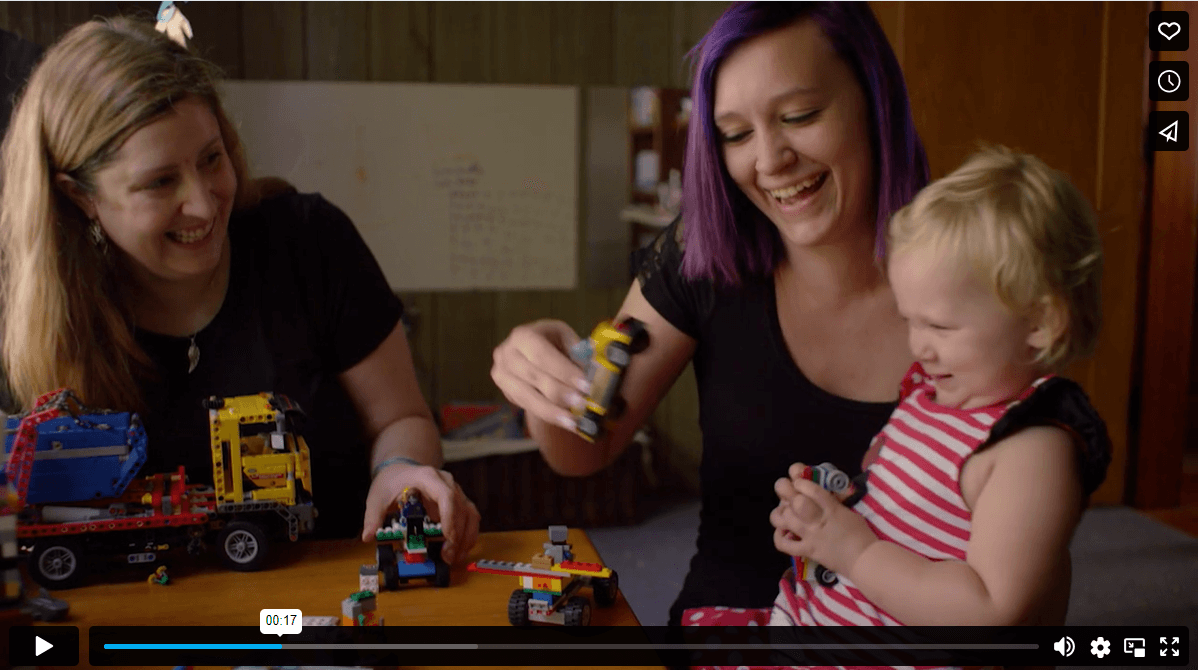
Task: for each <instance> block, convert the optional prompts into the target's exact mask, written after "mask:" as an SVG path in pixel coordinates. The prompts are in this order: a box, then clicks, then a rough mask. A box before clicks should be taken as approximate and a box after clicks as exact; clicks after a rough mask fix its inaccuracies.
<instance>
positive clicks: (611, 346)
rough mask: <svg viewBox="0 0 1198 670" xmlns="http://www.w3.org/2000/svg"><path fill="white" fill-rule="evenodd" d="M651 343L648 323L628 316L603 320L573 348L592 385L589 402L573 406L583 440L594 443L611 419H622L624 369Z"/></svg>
mask: <svg viewBox="0 0 1198 670" xmlns="http://www.w3.org/2000/svg"><path fill="white" fill-rule="evenodd" d="M648 346H649V333H648V331H647V330H646V329H645V324H644V323H642V322H641V321H639V320H638V319H634V318H632V317H628V318H626V319H624V320H622V321H620V322H619V323H615V324H613V323H612V322H610V321H604V322H602V323H600V324H599V325H598V326H596V327H595V330H594V331H592V332H591V336H590V337H589V338H584V339H581V340H579V341H578V344H576V345H574V346H573V347H572V348H571V349H570V357H571V358H572V359H574V361H575V362H577V363H578V364H579V365H581V366H583V368H584V369H586V371H587V381H588V382H590V386H591V391H590V393H589V394H587V397H586V405H585V406H584V407H580V408H576V409H574V415H575V416H574V431H575V432H576V433H578V435H579V436H581V437H582V438H583V439H585V440H587V441H588V442H594V441H595V440H597V439H599V436H600V435H602V434H603V433H604V432H605V431H606V429H607V427H608V426H609V425H610V423H611V422H612V421H615V420H616V419H619V418H620V415H621V414H622V413H623V411H624V399H623V398H621V397H620V396H619V392H620V383H621V382H622V381H624V372H625V370H627V369H628V364H629V363H630V362H631V361H632V357H633V356H634V355H635V354H639V353H640V352H642V351H644V350H645V349H646V348H648Z"/></svg>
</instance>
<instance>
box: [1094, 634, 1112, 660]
mask: <svg viewBox="0 0 1198 670" xmlns="http://www.w3.org/2000/svg"><path fill="white" fill-rule="evenodd" d="M1090 653H1091V654H1094V655H1095V656H1097V657H1098V658H1102V657H1103V656H1106V655H1107V654H1109V653H1111V643H1110V642H1108V641H1107V640H1106V638H1102V637H1100V638H1098V639H1097V640H1094V641H1092V642H1090Z"/></svg>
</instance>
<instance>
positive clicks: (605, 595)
mask: <svg viewBox="0 0 1198 670" xmlns="http://www.w3.org/2000/svg"><path fill="white" fill-rule="evenodd" d="M619 592H620V578H619V576H617V575H616V571H615V570H612V571H611V577H595V578H593V579H591V593H592V594H593V595H594V596H595V604H596V605H597V606H599V607H607V606H608V605H611V604H612V603H614V602H616V594H617V593H619Z"/></svg>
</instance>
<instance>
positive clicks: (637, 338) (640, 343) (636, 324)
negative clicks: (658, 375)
mask: <svg viewBox="0 0 1198 670" xmlns="http://www.w3.org/2000/svg"><path fill="white" fill-rule="evenodd" d="M624 323H625V325H626V326H627V327H628V332H629V334H630V335H631V336H632V344H630V345H628V349H629V350H630V351H631V352H632V353H633V354H639V353H641V352H642V351H644V350H645V349H648V348H649V331H647V330H645V324H644V323H641V322H640V321H637V320H636V319H628V320H627V321H625V322H624Z"/></svg>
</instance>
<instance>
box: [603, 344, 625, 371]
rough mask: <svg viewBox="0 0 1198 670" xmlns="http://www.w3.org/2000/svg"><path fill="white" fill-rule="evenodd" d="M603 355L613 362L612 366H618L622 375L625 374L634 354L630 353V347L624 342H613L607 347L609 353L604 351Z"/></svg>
mask: <svg viewBox="0 0 1198 670" xmlns="http://www.w3.org/2000/svg"><path fill="white" fill-rule="evenodd" d="M603 355H604V356H606V357H607V360H609V361H611V364H612V365H614V366H616V368H618V369H619V370H620V372H621V373H623V372H624V370H625V368H627V367H628V364H629V363H630V362H631V361H632V353H631V352H630V351H628V347H626V346H624V344H623V343H622V342H612V343H611V344H609V345H607V351H604V352H603Z"/></svg>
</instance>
